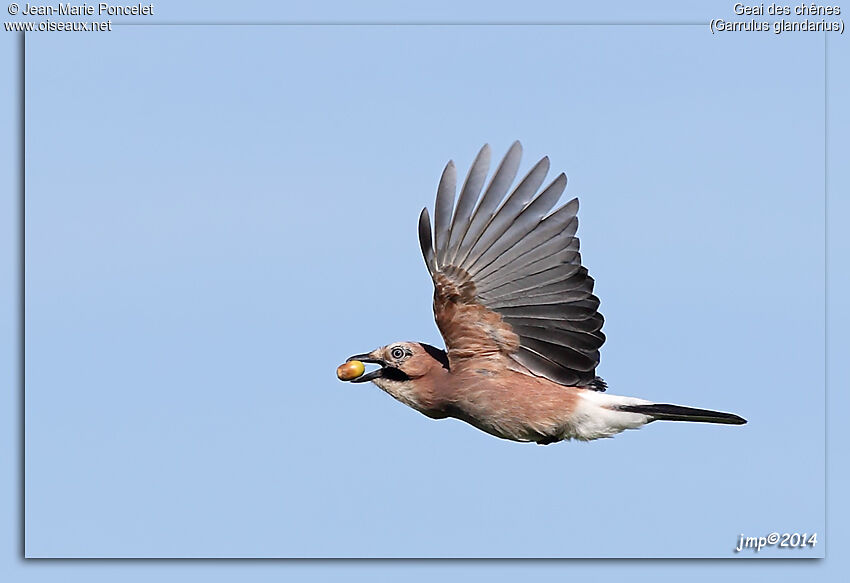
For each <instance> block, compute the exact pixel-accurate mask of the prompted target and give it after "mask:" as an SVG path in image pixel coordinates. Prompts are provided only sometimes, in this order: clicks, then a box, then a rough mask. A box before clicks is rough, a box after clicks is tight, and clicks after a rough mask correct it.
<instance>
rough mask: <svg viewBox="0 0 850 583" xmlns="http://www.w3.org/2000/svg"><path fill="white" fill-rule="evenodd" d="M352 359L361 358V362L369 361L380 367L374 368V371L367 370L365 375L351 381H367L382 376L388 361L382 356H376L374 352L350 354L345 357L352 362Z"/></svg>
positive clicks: (346, 360)
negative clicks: (373, 354)
mask: <svg viewBox="0 0 850 583" xmlns="http://www.w3.org/2000/svg"><path fill="white" fill-rule="evenodd" d="M352 360H359V361H360V362H364V363H369V364H377V365H379V366H380V368H378V369H375V370H373V371H372V372H367V373H366V374H364V375H361V376H359V377H357V378H356V379H351V380H350V381H348V382H350V383H366V382H369V381H371V380H372V379H377V378H381V376H383V374H384V367H385V366H386V365H387V363H386V361H385V360H383V359H382V358H375V357H374V356H372V353H371V352H370V353H368V354H355V355H354V356H349V357H348V358H346V359H345V362H351V361H352Z"/></svg>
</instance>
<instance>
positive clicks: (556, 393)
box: [337, 142, 746, 444]
mask: <svg viewBox="0 0 850 583" xmlns="http://www.w3.org/2000/svg"><path fill="white" fill-rule="evenodd" d="M521 155H522V147H521V145H520V143H519V142H514V144H513V145H512V146H511V147H510V149H509V150H508V152H507V154H506V155H505V157H504V159H503V160H502V162H501V163H500V164H499V167H498V169H497V170H496V172H495V174H493V176H492V178H490V181H489V183H487V184H486V188H485V182H487V180H486V179H487V175H488V172H489V167H490V147H489V146H487V145H485V146H484V147H483V148H482V149H481V151H480V152H479V153H478V156H477V157H476V158H475V161H474V162H473V164H472V167H471V168H470V170H469V173H468V175H467V177H466V180H465V182H464V184H463V187H462V189H461V191H460V196H459V197H458V198H457V202H456V203H455V195H456V182H457V172H456V170H455V166H454V163H453V162H451V161H450V162H449V163H448V164H447V165H446V168H445V170H444V171H443V175H442V177H441V178H440V183H439V186H438V188H437V199H436V203H435V205H434V228H433V231H432V229H431V219H430V217H429V215H428V209H427V208H424V209H422V213H421V215H420V216H419V243H420V246H421V248H422V255H423V256H424V258H425V264H426V266H427V267H428V272H429V273H430V274H431V279H432V280H433V282H434V318H435V319H436V321H437V327H438V328H439V329H440V334H441V335H442V337H443V340H444V341H445V343H446V350H445V351H443V350H441V349H439V348H436V347H434V346H430V345H428V344H424V343H421V342H395V343H393V344H388V345H387V346H384V347H381V348H377V349H375V350H373V351H372V352H369V353H367V354H358V355H355V356H352V357H350V358H349V359H348V360H347V361H346V362H345V363H344V364H342V365H340V367H339V368H338V369H337V376H338V377H339V378H340V379H341V380H344V381H350V382H354V383H362V382H366V381H372V382H373V383H374V384H376V385H377V386H378V387H380V388H381V389H383V390H384V391H385V392H387V393H388V394H390V395H391V396H392V397H394V398H395V399H397V400H399V401H401V402H402V403H404V404H405V405H408V406H410V407H412V408H414V409H416V410H417V411H419V412H421V413H423V414H425V415H427V416H428V417H431V418H434V419H443V418H446V417H453V418H456V419H460V420H462V421H466V422H467V423H469V424H471V425H473V426H475V427H477V428H478V429H480V430H482V431H486V432H487V433H489V434H491V435H495V436H496V437H501V438H503V439H510V440H513V441H522V442H535V443H538V444H550V443H555V442H558V441H562V440H569V439H579V440H591V439H597V438H601V437H611V436H613V435H615V434H617V433H620V432H621V431H623V430H625V429H635V428H638V427H641V426H642V425H645V424H647V423H650V422H652V421H659V420H663V421H701V422H705V423H725V424H730V425H741V424H744V423H746V420H744V419H743V418H741V417H739V416H738V415H734V414H732V413H722V412H719V411H710V410H707V409H696V408H693V407H683V406H680V405H671V404H663V403H653V402H651V401H646V400H644V399H638V398H635V397H621V396H617V395H611V394H608V393H606V392H605V390H606V383H605V381H603V380H602V379H601V378H600V377H598V376H596V367H597V365H598V364H599V348H600V347H601V346H602V343H603V342H604V341H605V335H604V334H603V333H602V323H603V318H602V314H600V313H599V311H598V308H599V298H597V297H596V296H595V295H593V278H591V277H590V275H588V272H587V269H585V268H584V267H583V266H582V264H581V255H580V254H579V241H578V238H577V237H576V236H575V235H576V229H577V227H578V218H577V216H576V213H577V212H578V199H575V198H574V199H572V200H571V201H569V202H568V203H566V204H565V205H563V206H560V207H558V208H557V209H556V210H554V211H552V212H550V211H551V209H552V208H553V207H554V206H555V204H556V203H557V202H558V200H559V199H560V197H561V194H562V193H563V192H564V188H565V187H566V184H567V178H566V176H565V175H564V174H563V173H562V174H560V175H558V177H557V178H555V179H554V180H553V181H552V182H551V183H549V185H548V186H546V187H545V188H543V189H542V190H540V187H541V185H542V184H543V181H544V179H545V177H546V174H547V173H548V171H549V159H548V158H545V157H544V158H543V159H542V160H540V161H539V162H538V163H537V164H535V165H534V167H533V168H532V169H531V170H530V171H529V172H528V174H527V175H526V176H525V177H524V178H523V179H522V180H520V182H519V183H518V184H517V185H516V186H515V187H514V189H513V190H512V191H511V192H510V194H508V191H509V190H510V187H511V185H512V184H513V182H514V179H515V177H516V175H517V170H518V169H519V163H520V158H521ZM482 190H483V194H482ZM538 191H539V192H538ZM364 363H371V364H375V365H378V368H377V369H375V370H372V371H370V372H368V373H367V372H365V365H364Z"/></svg>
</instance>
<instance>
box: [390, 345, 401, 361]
mask: <svg viewBox="0 0 850 583" xmlns="http://www.w3.org/2000/svg"><path fill="white" fill-rule="evenodd" d="M390 356H392V357H393V358H394V359H395V360H401V359H402V358H404V349H403V348H401V347H400V346H396V347H395V348H393V349H392V350H390Z"/></svg>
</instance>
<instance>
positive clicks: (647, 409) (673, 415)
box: [619, 403, 747, 425]
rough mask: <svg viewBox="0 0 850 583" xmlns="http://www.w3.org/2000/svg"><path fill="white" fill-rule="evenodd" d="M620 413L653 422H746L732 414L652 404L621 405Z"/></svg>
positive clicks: (737, 423)
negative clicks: (635, 414) (648, 419)
mask: <svg viewBox="0 0 850 583" xmlns="http://www.w3.org/2000/svg"><path fill="white" fill-rule="evenodd" d="M619 409H620V410H621V411H628V412H629V413H640V414H641V415H649V416H650V417H653V418H654V419H653V421H657V420H660V421H699V422H702V423H725V424H727V425H743V424H744V423H746V422H747V420H746V419H744V418H743V417H739V416H738V415H735V414H733V413H723V412H721V411H710V410H708V409H695V408H693V407H682V406H681V405H665V404H661V403H654V404H652V405H621V406H620V407H619Z"/></svg>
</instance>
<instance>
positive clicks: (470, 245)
mask: <svg viewBox="0 0 850 583" xmlns="http://www.w3.org/2000/svg"><path fill="white" fill-rule="evenodd" d="M521 154H522V146H521V145H520V143H519V142H515V143H514V144H513V145H512V146H511V147H510V149H509V150H508V152H507V154H506V155H505V157H504V159H503V160H502V161H501V163H500V164H499V167H498V168H497V170H496V172H495V174H494V175H493V177H492V178H491V180H490V183H489V184H488V185H487V187H486V189H484V192H483V194H482V192H481V191H482V188H483V187H484V183H485V180H486V175H487V171H488V169H489V165H490V148H489V146H487V145H485V146H484V147H483V148H481V150H480V151H479V153H478V156H477V157H476V158H475V161H474V162H473V164H472V167H471V168H470V170H469V172H468V174H467V177H466V180H465V182H464V185H463V187H462V189H461V193H460V196H459V197H458V199H457V204H456V205H455V191H456V180H457V178H456V171H455V168H454V164H452V163H451V162H449V164H448V165H447V166H446V169H445V170H444V171H443V175H442V177H441V179H440V184H439V187H438V189H437V200H436V204H435V215H434V229H433V232H432V230H431V223H430V218H429V216H428V212H427V210H423V212H422V214H421V215H420V218H419V241H420V246H421V247H422V255H423V257H424V258H425V263H426V265H427V266H428V270H429V272H430V273H431V277H432V278H433V280H434V289H435V291H434V315H435V318H436V320H437V325H438V327H439V328H440V332H441V334H442V335H443V338H444V339H445V341H446V346H447V348H448V354H449V360H450V361H452V360H455V361H456V360H457V359H462V358H470V357H475V356H476V355H481V354H484V353H487V354H489V353H492V352H494V351H498V352H500V353H502V354H504V355H505V356H506V357H509V358H511V359H512V360H513V361H514V362H515V363H516V364H515V365H514V366H520V367H522V368H525V369H526V370H527V371H528V372H529V373H531V374H534V375H537V376H542V377H545V378H548V379H551V380H553V381H555V382H558V383H561V384H564V385H569V386H583V387H590V388H599V387H603V386H604V383H601V382H599V380H598V379H597V377H596V366H597V365H598V364H599V348H600V347H601V346H602V344H603V343H604V342H605V335H604V334H603V333H602V330H601V329H602V324H603V323H604V318H603V317H602V315H601V314H600V313H599V311H598V308H599V299H598V298H597V297H596V296H595V295H593V283H594V282H593V278H592V277H590V275H589V274H588V272H587V269H586V268H585V267H583V266H582V265H581V254H580V252H579V240H578V238H577V237H576V236H575V234H576V230H577V228H578V219H577V216H576V215H577V213H578V206H579V205H578V199H575V198H574V199H572V200H570V201H569V202H567V203H566V204H564V205H563V206H560V207H558V208H556V209H555V210H554V211H553V210H552V209H553V207H555V206H556V204H557V202H558V199H559V198H560V197H561V196H562V194H563V192H564V190H565V188H566V185H567V178H566V176H565V175H564V174H560V175H558V176H557V177H556V178H555V179H554V180H553V181H552V182H551V183H549V185H548V186H546V187H545V188H543V190H542V191H540V192H539V193H538V191H539V190H540V188H541V186H542V185H543V182H544V180H545V178H546V174H547V173H548V171H549V159H548V158H546V157H544V158H542V159H541V160H540V161H539V162H537V164H535V165H534V166H533V167H532V168H531V170H530V171H529V172H528V173H527V174H526V175H525V176H524V177H523V178H522V179H521V180H520V181H519V183H518V184H517V186H516V187H515V188H514V189H513V190H512V191H511V192H510V193H509V192H508V191H509V190H510V186H511V184H512V183H513V181H514V179H515V178H516V176H517V172H518V170H519V163H520V157H521ZM432 233H433V235H432Z"/></svg>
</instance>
